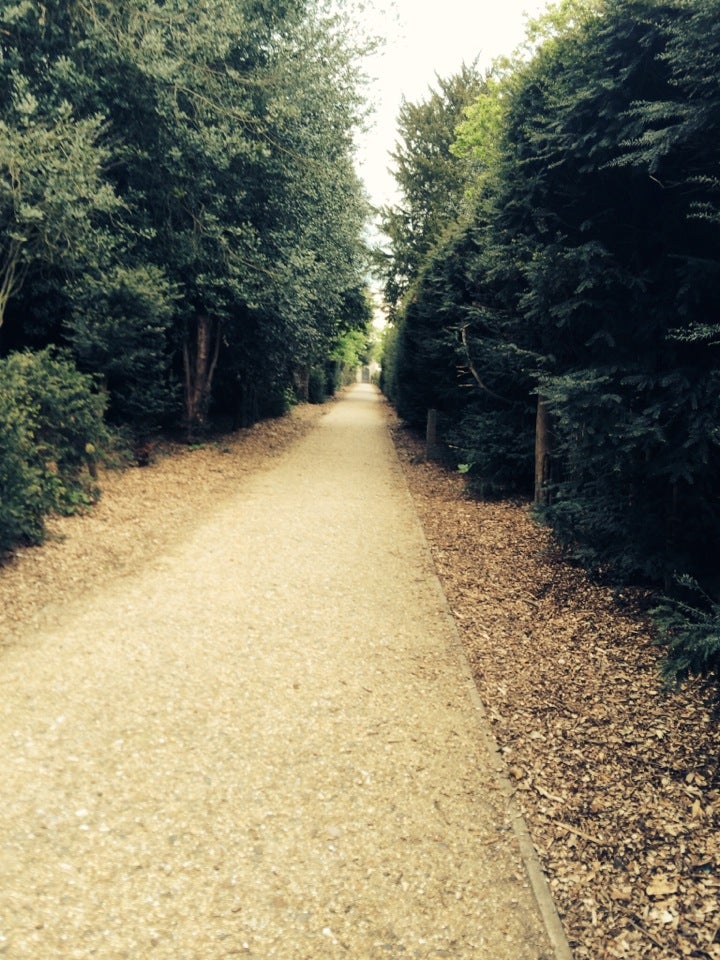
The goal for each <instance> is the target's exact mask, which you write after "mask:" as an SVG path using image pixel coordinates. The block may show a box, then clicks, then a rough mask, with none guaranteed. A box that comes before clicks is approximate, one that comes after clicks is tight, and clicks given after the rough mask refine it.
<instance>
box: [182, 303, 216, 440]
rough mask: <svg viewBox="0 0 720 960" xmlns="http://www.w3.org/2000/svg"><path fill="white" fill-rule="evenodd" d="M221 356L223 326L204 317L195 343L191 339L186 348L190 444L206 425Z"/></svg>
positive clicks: (184, 361)
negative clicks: (221, 329) (221, 331)
mask: <svg viewBox="0 0 720 960" xmlns="http://www.w3.org/2000/svg"><path fill="white" fill-rule="evenodd" d="M219 355H220V324H219V323H213V321H212V320H211V319H210V317H208V316H205V314H200V315H198V317H197V319H196V323H195V342H194V343H193V342H192V337H190V336H189V337H188V338H187V339H186V340H185V343H184V345H183V364H184V367H185V424H186V429H187V438H188V440H191V439H192V438H193V437H194V436H195V435H196V434H197V433H198V432H200V431H201V430H202V429H203V428H204V426H205V422H206V418H207V412H208V407H209V406H210V397H211V393H212V383H213V377H214V376H215V369H216V367H217V361H218V357H219Z"/></svg>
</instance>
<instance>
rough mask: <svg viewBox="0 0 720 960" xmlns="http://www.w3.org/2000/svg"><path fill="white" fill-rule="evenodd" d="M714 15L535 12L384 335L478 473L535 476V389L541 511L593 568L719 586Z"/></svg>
mask: <svg viewBox="0 0 720 960" xmlns="http://www.w3.org/2000/svg"><path fill="white" fill-rule="evenodd" d="M719 22H720V3H718V2H717V0H705V2H700V3H694V2H693V3H690V2H686V0H593V2H590V0H588V2H584V3H583V2H579V0H578V2H575V0H573V2H567V0H566V2H564V3H561V4H559V5H558V6H557V7H556V8H555V9H554V10H553V11H552V12H551V13H550V14H549V15H548V16H546V17H544V18H543V19H542V21H541V22H540V23H539V24H538V25H537V27H536V29H534V30H533V32H532V35H531V37H532V41H533V44H534V46H532V47H531V48H530V54H529V56H528V57H527V58H526V59H525V60H519V61H517V62H515V63H512V64H509V65H508V64H504V65H502V66H501V68H500V70H499V72H498V73H497V74H496V78H497V79H493V81H492V83H488V84H487V85H486V88H485V90H484V91H483V95H482V96H481V97H480V98H479V99H478V101H477V103H476V105H475V106H474V107H472V108H471V109H470V110H469V111H467V112H466V118H465V120H464V122H463V123H462V124H461V125H460V127H459V128H458V139H457V142H456V145H455V147H454V148H453V149H454V151H455V153H456V154H458V155H459V156H461V157H462V158H463V160H464V162H465V164H466V167H465V168H466V169H467V165H468V162H470V166H471V167H472V161H473V160H475V162H476V167H475V170H474V172H473V181H472V183H471V184H470V185H469V187H468V189H467V191H466V196H467V197H468V202H471V203H472V211H471V212H470V213H466V214H465V215H464V217H463V218H462V219H461V220H460V221H459V222H458V225H457V227H456V228H455V236H456V240H455V241H454V242H453V243H451V244H449V245H448V246H446V247H445V249H442V248H436V249H435V250H433V252H432V253H431V254H430V255H429V256H428V255H426V256H425V258H424V259H423V261H422V264H421V266H420V268H419V269H418V270H417V271H416V273H415V277H416V280H415V286H414V287H413V298H412V300H411V301H410V300H409V301H408V302H407V304H406V307H405V310H404V312H403V313H402V316H401V322H400V324H399V325H398V330H397V333H396V341H395V342H396V349H395V354H394V356H393V365H394V366H393V369H394V371H395V376H396V378H397V377H399V380H400V384H399V386H398V385H397V384H396V385H395V392H396V395H397V396H399V397H403V396H404V397H405V398H408V397H412V396H413V390H415V391H416V392H417V389H418V387H417V385H418V384H419V383H422V384H423V388H422V394H421V395H420V394H418V395H417V398H416V399H417V409H416V410H414V411H412V417H410V418H411V419H415V420H416V421H419V419H420V408H421V407H422V406H423V405H424V404H426V403H427V404H429V403H435V402H436V401H437V400H438V398H439V397H441V396H443V397H445V399H444V404H445V409H446V410H447V411H448V412H449V415H450V418H451V423H452V431H451V434H450V436H451V438H452V440H453V441H454V442H455V444H456V445H457V446H458V447H460V451H459V455H460V456H461V458H462V459H463V461H464V462H465V463H469V464H470V465H471V466H470V469H471V471H472V470H473V469H475V470H477V472H478V474H479V477H480V479H481V481H482V483H483V486H484V488H485V489H486V490H487V489H489V490H490V491H491V492H492V491H498V490H505V491H515V490H517V489H522V488H523V487H525V488H529V487H530V486H531V481H532V478H531V476H530V472H529V469H528V464H531V463H532V454H533V440H534V437H533V427H534V422H533V419H532V416H531V411H530V409H529V403H530V402H531V401H533V402H534V401H535V399H537V402H538V403H539V402H540V401H542V403H541V407H542V409H543V410H544V411H545V412H547V413H549V416H550V422H549V426H550V432H549V435H547V436H545V437H544V440H545V441H546V442H547V441H548V440H550V441H551V443H552V446H550V445H546V446H545V447H544V448H543V449H542V450H540V451H539V453H540V460H541V461H542V464H543V469H545V468H547V469H548V473H550V472H551V474H552V476H551V481H552V482H551V484H550V485H549V486H548V485H547V484H545V486H544V487H543V489H542V491H541V492H542V494H543V497H544V499H545V501H546V503H545V506H544V509H543V514H544V517H545V519H546V520H547V521H548V522H550V523H551V524H552V525H553V528H554V530H555V533H556V535H557V537H558V538H559V540H560V542H561V543H562V544H563V545H564V546H565V547H566V549H567V550H568V552H570V553H571V554H572V555H574V556H575V557H577V558H579V559H581V560H582V561H583V562H584V563H586V564H588V565H590V566H591V567H592V568H593V569H595V570H596V571H598V572H600V573H602V575H604V576H605V575H610V576H613V577H620V578H623V579H630V580H634V581H637V580H638V579H640V580H642V581H643V582H646V583H651V584H665V585H666V586H667V587H668V588H670V587H671V586H672V584H673V583H674V582H676V575H677V574H684V575H690V576H692V577H694V578H696V579H697V580H699V581H700V582H702V583H703V584H704V585H705V587H706V588H707V589H708V590H709V591H710V592H712V591H714V590H717V587H718V584H717V582H716V574H715V570H714V564H715V560H714V559H713V558H714V557H716V556H717V551H718V549H719V548H720V488H719V486H718V479H717V478H718V475H719V472H720V390H719V389H718V388H719V387H720V383H719V382H718V376H719V372H720V370H719V364H718V359H719V357H718V349H719V347H718V344H719V343H720V337H718V326H717V307H716V304H717V302H718V299H719V297H720V260H719V259H718V250H719V249H720V242H719V241H720V236H719V235H718V231H719V230H720V217H718V171H719V170H720V154H718V143H720V139H719V138H718V136H717V133H718V115H719V114H718V88H717V82H716V80H714V79H713V78H716V77H717V75H718V70H720V32H719V31H718V26H717V24H718V23H719ZM459 331H460V332H461V336H460V342H461V344H462V347H463V350H462V351H459V350H458V332H459ZM409 346H411V347H412V349H409V348H408V347H409ZM463 352H464V353H465V355H466V356H465V360H464V362H463V357H462V353H463ZM453 362H454V364H455V374H456V376H455V383H454V384H453V385H451V383H450V379H449V376H448V374H449V369H450V366H451V365H452V364H453ZM403 364H404V365H405V366H403ZM468 371H469V373H470V376H469V377H468ZM401 409H402V407H401ZM405 415H408V416H409V411H407V410H406V411H405ZM538 462H539V461H538V459H536V469H537V464H538ZM550 468H551V470H550ZM526 471H527V472H526ZM520 473H523V474H524V476H520ZM713 616H714V614H713ZM711 619H712V617H711ZM709 622H710V621H709V620H706V619H703V618H702V617H699V618H698V620H697V624H698V625H702V624H706V625H707V623H709ZM701 629H703V628H702V627H701V626H698V627H697V629H696V630H695V629H694V634H693V636H694V639H693V643H694V644H696V645H697V636H696V634H697V631H698V630H701ZM674 635H675V636H676V638H680V637H681V636H682V634H681V633H679V632H678V631H677V630H676V631H675V634H674ZM688 636H690V634H688ZM681 646H682V640H681V639H677V640H676V642H675V645H674V647H673V656H674V657H678V656H679V654H678V650H679V649H680V648H681ZM710 647H712V643H711V644H710ZM706 653H707V651H706ZM703 656H705V654H703ZM704 662H705V665H706V666H707V664H710V663H712V662H714V661H713V657H712V650H710V653H708V655H707V656H706V659H705V661H704ZM677 663H678V664H680V663H681V661H680V660H679V659H678V660H677ZM692 663H693V669H694V668H697V666H698V665H699V663H700V661H699V660H697V659H695V660H693V661H692ZM686 666H687V664H686ZM679 669H681V672H682V670H685V669H686V667H682V666H679Z"/></svg>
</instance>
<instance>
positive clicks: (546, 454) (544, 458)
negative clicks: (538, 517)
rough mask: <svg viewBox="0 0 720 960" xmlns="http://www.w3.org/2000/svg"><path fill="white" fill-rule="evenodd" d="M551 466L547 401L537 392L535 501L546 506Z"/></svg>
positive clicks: (550, 439)
mask: <svg viewBox="0 0 720 960" xmlns="http://www.w3.org/2000/svg"><path fill="white" fill-rule="evenodd" d="M551 467H552V437H551V432H550V416H549V413H548V408H547V403H546V401H545V398H544V397H543V395H542V394H541V393H538V403H537V419H536V421H535V503H537V504H540V505H541V506H547V505H548V504H549V502H550V493H549V490H548V486H549V483H550V479H551Z"/></svg>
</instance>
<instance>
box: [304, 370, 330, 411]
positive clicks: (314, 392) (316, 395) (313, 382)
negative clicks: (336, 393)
mask: <svg viewBox="0 0 720 960" xmlns="http://www.w3.org/2000/svg"><path fill="white" fill-rule="evenodd" d="M327 396H328V395H327V375H326V373H325V368H324V367H313V368H312V369H311V370H310V379H309V380H308V401H309V402H310V403H324V402H325V401H326V400H327Z"/></svg>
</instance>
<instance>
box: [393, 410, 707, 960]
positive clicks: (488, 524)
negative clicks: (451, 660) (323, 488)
mask: <svg viewBox="0 0 720 960" xmlns="http://www.w3.org/2000/svg"><path fill="white" fill-rule="evenodd" d="M393 435H394V439H395V444H396V447H397V449H398V453H399V456H400V459H401V462H402V463H403V466H404V468H405V471H406V474H407V478H408V483H409V485H410V489H411V493H412V496H413V499H414V501H415V503H416V507H417V510H418V513H419V515H420V518H421V522H422V524H423V527H424V529H425V534H426V537H427V539H428V541H429V544H430V548H431V550H432V553H433V556H434V560H435V564H436V567H437V570H438V573H439V575H440V578H441V580H442V583H443V586H444V589H445V592H446V595H447V597H448V600H449V602H450V605H451V607H452V610H453V613H454V616H455V619H456V622H457V624H458V628H459V630H460V634H461V637H462V640H463V643H464V646H465V650H466V653H467V656H468V659H469V661H470V664H471V668H472V671H473V674H474V677H475V680H476V683H477V686H478V689H479V692H480V695H481V697H482V699H483V701H484V703H485V705H486V708H487V711H488V713H489V716H490V719H491V722H492V725H493V728H494V732H495V736H496V738H497V740H498V743H499V746H500V749H501V752H502V754H503V756H504V758H505V760H506V762H507V765H508V770H509V774H510V778H511V780H512V781H513V782H514V784H515V787H516V794H517V799H518V801H519V803H520V806H521V809H522V810H523V813H524V815H525V818H526V820H527V823H528V826H529V829H530V832H531V835H532V837H533V840H534V843H535V845H536V847H537V850H538V854H539V856H540V859H541V861H542V863H543V866H544V869H545V871H546V874H547V876H548V879H549V882H550V887H551V890H552V892H553V896H554V897H555V900H556V903H557V906H558V909H559V910H560V913H561V915H562V917H563V921H564V924H565V928H566V932H567V934H568V937H569V939H570V942H571V944H572V945H573V949H574V952H575V955H576V957H577V958H578V960H610V958H632V960H635V958H653V960H665V958H668V960H669V958H678V957H698V958H709V960H720V836H719V833H718V827H719V826H720V771H719V762H720V761H719V756H718V745H719V742H720V735H719V734H720V716H719V714H720V711H719V710H718V705H717V703H716V702H715V703H714V702H713V695H714V692H715V691H714V690H713V688H712V687H711V686H710V685H708V684H703V683H700V682H694V683H691V684H689V685H688V686H687V687H685V688H684V689H683V690H681V691H677V692H666V691H665V690H664V689H663V684H662V681H661V679H660V676H659V671H658V659H659V658H660V656H661V655H662V651H661V650H660V649H659V648H658V647H657V646H654V645H653V643H652V631H651V628H650V624H649V623H648V621H647V619H646V617H645V616H644V614H643V612H642V610H643V604H642V603H641V602H639V601H641V600H642V599H643V598H642V597H641V596H639V595H637V594H635V595H633V594H632V593H631V592H630V591H627V592H626V593H625V595H624V597H623V596H621V597H618V596H617V595H616V594H614V593H613V591H611V590H610V589H608V588H607V587H604V586H600V585H597V584H594V583H592V582H590V581H589V579H588V578H587V576H586V575H585V574H584V573H583V572H582V571H580V570H578V569H575V568H573V567H571V566H569V565H567V564H565V563H563V562H562V560H561V559H560V558H559V557H558V556H557V554H556V552H555V551H554V550H553V546H552V542H551V538H550V536H549V533H548V531H547V530H545V529H543V528H541V527H539V526H538V525H537V524H535V523H534V522H533V520H532V518H531V516H530V512H529V508H528V507H527V505H522V504H517V503H510V502H495V503H487V502H479V501H476V500H474V499H472V498H470V497H469V496H468V494H467V493H466V487H465V482H464V480H463V479H462V478H461V477H460V476H458V475H457V474H453V473H451V472H449V471H447V470H446V469H444V468H443V467H442V466H440V465H438V464H436V463H428V462H424V461H423V458H422V452H423V450H422V446H421V445H420V444H419V443H418V442H417V440H416V439H415V438H414V437H412V436H411V435H410V434H409V433H408V432H407V431H406V430H405V429H403V428H402V427H401V426H399V425H397V424H396V425H395V426H394V429H393Z"/></svg>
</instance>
